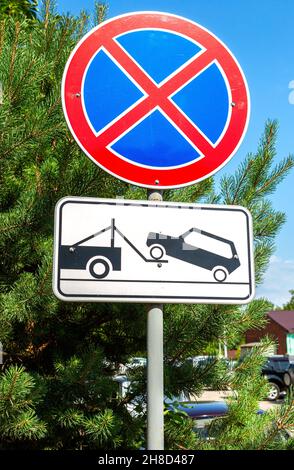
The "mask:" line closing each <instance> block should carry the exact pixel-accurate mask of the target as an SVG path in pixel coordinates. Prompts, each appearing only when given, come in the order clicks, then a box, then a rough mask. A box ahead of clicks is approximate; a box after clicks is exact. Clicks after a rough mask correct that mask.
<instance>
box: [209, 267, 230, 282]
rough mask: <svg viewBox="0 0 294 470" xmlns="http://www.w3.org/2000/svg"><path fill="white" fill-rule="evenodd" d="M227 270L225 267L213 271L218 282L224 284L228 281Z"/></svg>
mask: <svg viewBox="0 0 294 470" xmlns="http://www.w3.org/2000/svg"><path fill="white" fill-rule="evenodd" d="M227 276H228V273H227V270H226V269H225V268H223V267H217V268H216V269H215V270H214V271H213V277H214V279H215V280H216V281H217V282H224V281H225V280H226V279H227Z"/></svg>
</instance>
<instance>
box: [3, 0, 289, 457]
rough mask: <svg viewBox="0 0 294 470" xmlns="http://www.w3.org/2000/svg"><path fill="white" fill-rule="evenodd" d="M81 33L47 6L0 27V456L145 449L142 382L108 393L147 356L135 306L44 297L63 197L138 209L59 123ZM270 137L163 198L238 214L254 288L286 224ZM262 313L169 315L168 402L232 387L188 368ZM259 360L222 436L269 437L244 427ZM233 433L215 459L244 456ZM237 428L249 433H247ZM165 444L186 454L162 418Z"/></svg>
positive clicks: (212, 369) (173, 422)
mask: <svg viewBox="0 0 294 470" xmlns="http://www.w3.org/2000/svg"><path fill="white" fill-rule="evenodd" d="M5 3H9V2H5ZM2 4H3V5H4V3H3V2H2V3H1V6H2ZM20 4H21V3H20V2H19V5H20ZM32 4H33V2H32ZM105 13H106V7H105V5H104V4H102V5H99V4H98V5H97V7H96V11H95V14H94V18H95V22H96V23H97V21H99V22H100V21H101V20H102V19H103V17H104V15H105ZM0 16H1V15H0ZM90 24H91V17H90V16H89V15H87V14H86V13H85V12H82V13H81V15H80V16H79V17H78V18H74V17H72V16H59V15H56V13H55V11H54V2H52V1H51V2H50V1H48V0H47V1H45V2H43V4H42V5H41V9H40V18H39V20H38V21H33V25H32V21H31V20H30V19H27V18H26V17H25V16H23V15H21V16H14V15H2V16H1V18H0V59H1V60H0V77H1V85H2V93H1V99H0V101H1V104H0V182H1V184H0V208H1V214H0V249H1V253H2V256H1V258H0V340H1V342H2V343H3V346H4V358H5V364H4V366H3V370H2V374H1V376H0V384H1V386H0V387H1V388H0V431H1V446H2V448H3V449H6V448H27V449H96V448H104V449H107V448H110V449H113V448H139V447H140V446H142V445H145V444H144V434H145V431H146V425H145V423H146V420H145V418H146V416H145V411H146V409H145V406H144V401H145V399H146V376H145V371H144V370H143V369H138V370H134V371H133V372H132V374H131V376H132V378H133V387H132V389H130V390H129V392H128V393H127V394H126V396H124V397H121V396H119V394H118V384H117V383H116V382H115V381H114V380H113V376H114V374H115V373H117V371H118V368H119V367H118V366H119V363H124V362H126V361H127V359H128V358H129V357H132V356H135V355H142V354H144V355H145V352H146V315H145V313H146V312H145V309H144V307H143V306H142V305H136V304H131V305H127V304H103V303H102V304H100V303H64V302H60V301H59V300H57V299H56V298H55V296H54V295H53V293H52V287H51V283H52V250H53V217H54V207H55V204H56V202H57V201H58V200H59V199H60V198H61V197H63V196H68V195H75V196H93V197H105V198H106V197H109V198H116V197H123V198H131V199H144V198H146V190H144V189H142V188H134V187H133V186H131V185H128V184H126V183H123V182H120V181H118V180H117V179H115V178H112V177H111V176H109V175H108V174H106V173H105V172H104V171H102V170H101V169H100V168H99V167H97V166H95V165H93V163H92V162H91V161H90V160H89V159H88V158H86V157H85V156H84V154H83V153H82V152H81V150H80V149H79V148H78V146H77V145H76V143H75V141H74V139H73V137H72V136H71V134H70V133H69V131H68V129H67V125H66V123H65V119H64V116H63V113H62V109H61V99H60V82H61V78H62V74H63V70H64V66H65V63H66V61H67V58H68V56H69V54H70V52H71V51H72V49H73V47H74V46H75V44H76V42H77V41H78V39H79V38H80V37H81V36H82V35H83V34H84V33H85V32H86V31H87V30H88V28H89V26H90ZM276 136H277V125H276V123H275V122H268V123H267V124H266V128H265V134H264V136H263V138H262V140H261V143H260V146H259V148H258V151H257V153H256V154H255V155H253V154H252V155H249V156H248V157H247V158H246V159H245V161H244V162H243V163H242V164H241V165H240V168H239V169H238V170H237V172H236V174H235V175H229V176H226V177H224V178H223V180H222V182H221V185H220V188H218V187H215V185H214V182H213V180H212V178H209V179H207V180H205V181H202V182H201V183H199V184H197V185H194V186H191V187H187V188H184V189H179V190H175V191H172V190H167V191H164V199H165V200H169V201H177V200H178V201H184V202H199V201H201V202H205V203H225V204H241V205H245V206H247V207H248V208H249V209H250V210H251V212H252V215H253V222H254V237H255V240H254V241H255V263H256V279H257V282H261V280H262V277H263V275H264V272H265V270H266V268H267V265H268V261H269V256H270V255H271V254H272V252H273V250H274V240H275V236H276V234H277V232H278V230H279V228H280V226H281V224H282V223H283V222H284V220H285V216H284V214H282V213H280V212H277V211H275V209H274V208H273V206H272V204H271V203H270V202H269V200H268V197H269V196H270V195H271V194H272V193H273V192H274V190H275V188H276V186H277V184H279V182H280V181H281V180H282V179H283V178H284V177H285V176H286V174H287V173H288V171H289V170H290V168H291V167H292V166H293V160H292V158H291V157H289V158H287V159H285V160H282V161H281V162H280V163H278V164H276V163H275V161H276V156H275V140H276ZM81 175H82V176H81ZM269 306H270V304H269V303H268V302H267V301H266V300H264V299H257V300H255V301H253V302H252V303H251V304H250V305H248V306H246V307H238V306H232V305H230V306H228V305H221V306H219V305H189V306H188V305H167V306H166V307H165V318H164V321H165V322H164V338H165V389H166V390H165V392H166V394H167V395H178V394H180V393H182V392H184V393H186V394H193V395H195V396H198V395H200V393H201V392H202V390H203V388H212V387H213V388H215V389H224V388H226V387H228V386H230V384H231V382H230V380H231V376H230V374H228V371H227V370H226V368H225V367H224V363H223V362H222V361H218V360H213V361H211V363H209V364H207V365H206V366H198V367H192V365H191V364H190V363H189V362H188V361H186V359H187V358H189V357H190V356H195V355H198V354H203V351H205V350H207V349H209V348H211V347H212V346H213V347H214V345H216V344H218V342H219V341H220V342H226V343H227V344H228V345H234V344H236V343H237V342H238V340H239V339H240V337H242V335H244V332H245V331H246V330H247V329H248V328H252V327H254V328H255V327H261V326H262V325H263V324H264V321H265V315H266V311H267V310H268V308H269ZM256 354H258V353H256ZM256 361H257V362H254V361H253V362H252V364H251V363H250V364H248V371H250V370H251V369H250V367H251V366H252V367H253V363H254V364H255V365H254V367H255V369H254V371H255V372H254V371H252V373H251V377H252V384H251V383H250V381H249V379H248V380H247V378H248V377H250V373H249V372H248V373H247V372H246V371H243V372H242V370H241V371H240V372H239V375H240V377H241V379H242V380H241V379H240V380H241V381H240V383H238V384H237V382H236V384H235V385H234V386H235V387H239V388H238V400H239V401H238V403H239V408H242V406H243V405H242V400H244V403H248V406H247V405H246V406H245V405H244V406H245V408H244V410H245V411H244V415H242V416H239V415H237V412H238V407H237V406H235V405H234V402H232V413H231V418H230V419H231V421H230V423H231V424H230V426H233V424H234V423H235V424H236V423H237V424H238V422H239V421H238V420H241V422H242V425H244V423H245V427H246V426H247V425H246V416H247V417H248V420H249V421H248V422H249V423H250V422H251V424H252V423H253V422H254V423H255V424H256V426H259V429H260V433H261V436H263V437H262V439H264V433H263V432H261V431H262V430H261V428H262V426H264V427H265V428H266V429H269V428H268V423H267V420H266V419H265V418H262V419H261V420H260V421H256V422H255V421H254V420H256V419H257V417H256V416H255V411H253V410H255V404H256V399H257V398H255V397H257V394H258V388H259V386H260V384H261V382H260V380H261V379H260V375H259V369H260V360H259V359H258V360H256ZM245 372H246V373H245ZM246 374H247V375H246ZM242 381H243V382H244V384H243V382H242ZM242 384H243V385H242ZM243 386H244V387H245V388H244V391H243V388H242V387H243ZM262 386H263V385H262ZM250 387H251V388H250ZM246 390H247V392H246ZM248 390H249V391H248ZM138 396H139V397H141V401H140V403H139V404H137V407H136V409H137V414H135V413H134V412H133V413H130V412H129V410H130V408H131V407H133V410H134V404H133V403H132V401H133V400H134V398H135V397H138ZM251 400H253V401H251ZM254 400H255V401H254ZM253 405H254V406H253ZM250 419H251V420H253V421H250ZM289 420H290V421H291V420H292V415H291V414H289ZM224 423H225V421H224ZM262 423H264V425H263V424H262ZM252 425H253V424H252ZM241 428H242V426H240V429H241ZM230 429H231V428H230V427H229V425H227V427H223V428H222V427H221V426H220V428H219V431H218V434H217V439H218V440H217V442H218V444H217V445H218V446H219V448H231V447H232V448H233V447H234V446H235V447H234V448H238V447H237V446H238V445H239V446H240V448H241V447H242V445H243V446H246V445H247V447H248V446H249V445H253V444H252V443H251V444H250V442H251V441H250V439H249V438H248V439H247V440H246V436H245V435H243V434H241V431H240V432H239V431H238V432H239V434H238V436H239V439H241V438H242V439H244V444H242V445H241V444H240V443H239V444H238V441H237V440H235V441H234V434H228V436H229V437H230V436H232V438H231V437H230V439H229V437H227V440H226V435H227V434H226V433H227V432H228V430H230ZM247 429H248V432H249V425H248V426H247ZM232 432H233V431H232ZM234 432H235V431H234ZM229 433H231V431H229ZM267 435H268V439H267V441H266V444H264V446H265V448H269V447H270V446H272V445H276V446H280V445H282V444H280V443H279V442H278V443H276V442H277V441H276V436H275V435H273V438H271V437H270V436H271V434H267ZM254 442H255V443H254V446H255V447H257V446H258V445H261V442H264V441H261V440H260V441H259V443H258V439H257V438H256V441H254ZM273 442H275V444H273ZM166 445H167V447H168V448H173V449H179V448H182V447H184V448H192V447H193V446H194V445H195V435H194V434H193V433H192V426H191V423H190V422H189V421H188V420H187V419H186V417H183V416H181V415H179V416H174V415H171V414H170V413H169V412H168V413H167V414H166Z"/></svg>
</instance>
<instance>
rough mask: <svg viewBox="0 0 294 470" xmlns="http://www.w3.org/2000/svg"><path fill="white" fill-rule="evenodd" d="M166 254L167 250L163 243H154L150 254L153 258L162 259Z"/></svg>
mask: <svg viewBox="0 0 294 470" xmlns="http://www.w3.org/2000/svg"><path fill="white" fill-rule="evenodd" d="M164 254H165V250H164V248H163V247H162V246H161V245H153V246H152V247H151V248H150V256H151V258H153V259H156V260H158V259H161V258H162V257H163V255H164Z"/></svg>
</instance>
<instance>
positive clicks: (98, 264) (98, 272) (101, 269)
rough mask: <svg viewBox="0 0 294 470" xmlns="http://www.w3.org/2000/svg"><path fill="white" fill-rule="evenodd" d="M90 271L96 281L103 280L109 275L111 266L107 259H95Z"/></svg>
mask: <svg viewBox="0 0 294 470" xmlns="http://www.w3.org/2000/svg"><path fill="white" fill-rule="evenodd" d="M89 271H90V274H91V276H93V277H95V278H96V279H103V278H104V277H106V276H107V275H108V274H109V272H110V266H109V263H108V262H107V261H106V260H105V259H102V258H95V259H94V260H93V261H92V262H91V263H90V265H89Z"/></svg>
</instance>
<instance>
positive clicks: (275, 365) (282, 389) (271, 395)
mask: <svg viewBox="0 0 294 470" xmlns="http://www.w3.org/2000/svg"><path fill="white" fill-rule="evenodd" d="M262 375H264V376H265V377H266V378H267V380H268V381H269V384H270V388H269V391H268V395H267V399H268V400H270V401H275V400H277V399H278V398H280V397H281V396H282V395H285V394H286V392H287V389H288V388H289V386H290V385H292V384H293V383H294V363H293V362H290V359H289V356H282V355H280V356H278V355H275V356H269V357H268V358H267V360H266V362H265V364H264V366H263V367H262Z"/></svg>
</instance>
